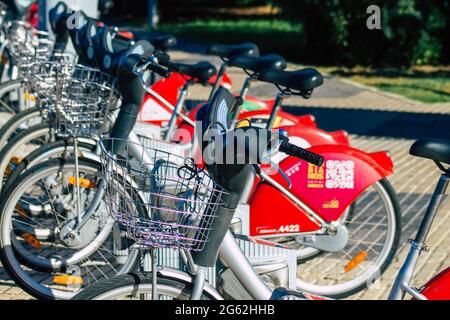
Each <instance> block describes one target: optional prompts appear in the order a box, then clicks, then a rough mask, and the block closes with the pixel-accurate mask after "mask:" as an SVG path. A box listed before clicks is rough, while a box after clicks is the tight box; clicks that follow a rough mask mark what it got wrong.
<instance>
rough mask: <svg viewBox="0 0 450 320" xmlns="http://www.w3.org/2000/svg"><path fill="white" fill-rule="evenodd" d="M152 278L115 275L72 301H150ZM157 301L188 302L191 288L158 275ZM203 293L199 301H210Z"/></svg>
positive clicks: (143, 275)
mask: <svg viewBox="0 0 450 320" xmlns="http://www.w3.org/2000/svg"><path fill="white" fill-rule="evenodd" d="M152 280H153V279H152V276H151V275H148V274H143V273H138V274H134V273H130V274H122V275H117V276H115V277H113V278H110V279H106V280H103V281H99V282H97V283H95V284H93V285H92V286H90V287H87V288H86V289H84V290H83V291H81V292H80V293H78V294H77V295H76V296H74V297H73V298H72V300H151V299H152V292H153V284H152V282H153V281H152ZM156 283H157V287H156V291H157V300H189V298H190V296H191V290H192V287H191V286H190V285H188V284H186V283H183V282H181V281H178V280H174V279H170V278H166V277H164V276H163V275H161V274H159V275H158V278H157V281H156ZM212 299H214V298H213V297H212V296H209V295H208V294H206V293H205V292H204V293H203V295H202V297H201V300H212Z"/></svg>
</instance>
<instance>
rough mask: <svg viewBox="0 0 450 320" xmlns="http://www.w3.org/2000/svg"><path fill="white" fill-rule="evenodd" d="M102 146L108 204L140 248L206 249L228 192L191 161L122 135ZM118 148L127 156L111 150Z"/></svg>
mask: <svg viewBox="0 0 450 320" xmlns="http://www.w3.org/2000/svg"><path fill="white" fill-rule="evenodd" d="M100 145H101V149H102V152H101V160H102V169H103V178H104V179H105V182H106V194H105V202H106V204H107V207H108V210H109V213H110V214H111V215H112V217H113V218H114V219H115V220H116V221H118V222H119V223H120V224H121V225H122V226H123V227H124V229H125V230H126V233H127V236H128V237H129V238H131V239H133V240H134V241H135V242H136V244H137V245H141V246H147V247H153V248H179V249H187V250H190V251H201V250H203V247H204V245H205V244H206V243H207V242H208V236H209V233H210V232H211V229H212V223H213V221H214V219H215V218H216V215H215V214H216V211H217V208H218V206H219V205H221V204H223V202H224V201H225V198H226V195H227V192H226V191H225V190H224V189H223V188H222V187H220V186H219V185H218V184H217V183H216V182H215V181H214V180H213V179H212V178H211V177H209V176H208V174H207V173H206V172H205V171H204V170H202V169H200V168H198V167H197V166H196V165H195V164H194V163H193V161H192V159H188V158H182V157H179V156H177V155H173V154H171V153H168V152H165V151H162V150H158V149H152V148H145V147H142V146H141V145H140V144H135V143H132V142H130V141H126V140H120V139H104V140H101V143H100ZM119 147H121V148H122V149H123V148H124V149H125V150H124V152H123V154H125V156H116V155H114V153H112V152H110V151H108V150H117V148H119ZM131 154H134V155H135V156H134V157H133V156H131Z"/></svg>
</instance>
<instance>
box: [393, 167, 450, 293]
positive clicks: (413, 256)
mask: <svg viewBox="0 0 450 320" xmlns="http://www.w3.org/2000/svg"><path fill="white" fill-rule="evenodd" d="M449 182H450V172H449V170H448V169H447V170H446V171H445V172H443V173H442V175H441V177H440V178H439V181H438V183H437V185H436V188H435V190H434V193H433V196H432V197H431V200H430V203H429V205H428V208H427V211H426V212H425V215H424V217H423V219H422V223H421V224H420V227H419V229H418V230H417V234H416V237H415V239H414V240H412V241H411V248H410V250H409V253H408V256H407V258H406V260H405V263H404V264H403V266H402V268H401V269H400V271H399V273H398V275H397V278H396V280H395V283H394V286H393V287H392V290H391V293H390V294H389V300H402V299H403V298H404V297H405V294H406V293H409V294H411V295H412V296H413V297H414V298H416V299H421V300H423V299H425V297H424V296H422V295H421V294H420V293H419V292H417V291H416V290H415V289H413V288H411V287H410V283H411V279H412V277H413V276H414V270H415V267H416V264H417V261H418V259H419V256H420V254H421V253H422V251H423V250H427V246H426V244H425V240H426V238H427V236H428V234H429V232H430V229H431V226H432V225H433V221H434V218H435V217H436V214H437V212H438V211H439V207H440V205H441V204H442V200H443V197H444V195H445V193H446V191H447V187H448V184H449Z"/></svg>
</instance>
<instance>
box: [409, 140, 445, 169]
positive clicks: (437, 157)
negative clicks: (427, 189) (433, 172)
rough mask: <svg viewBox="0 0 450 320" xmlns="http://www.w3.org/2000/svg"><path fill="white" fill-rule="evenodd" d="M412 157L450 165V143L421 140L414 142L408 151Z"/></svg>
mask: <svg viewBox="0 0 450 320" xmlns="http://www.w3.org/2000/svg"><path fill="white" fill-rule="evenodd" d="M409 153H410V154H411V155H413V156H416V157H420V158H425V159H430V160H434V161H437V162H442V163H446V164H450V141H447V140H439V139H422V140H418V141H416V142H414V144H413V145H412V146H411V149H410V150H409Z"/></svg>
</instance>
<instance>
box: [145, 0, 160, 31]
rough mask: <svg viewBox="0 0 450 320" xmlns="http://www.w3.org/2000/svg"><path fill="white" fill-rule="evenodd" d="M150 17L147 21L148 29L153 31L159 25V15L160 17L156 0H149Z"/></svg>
mask: <svg viewBox="0 0 450 320" xmlns="http://www.w3.org/2000/svg"><path fill="white" fill-rule="evenodd" d="M147 3H148V5H147V9H148V17H147V23H148V29H149V30H150V31H153V30H154V29H156V27H157V26H158V22H159V17H158V3H157V1H156V0H148V2H147Z"/></svg>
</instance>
